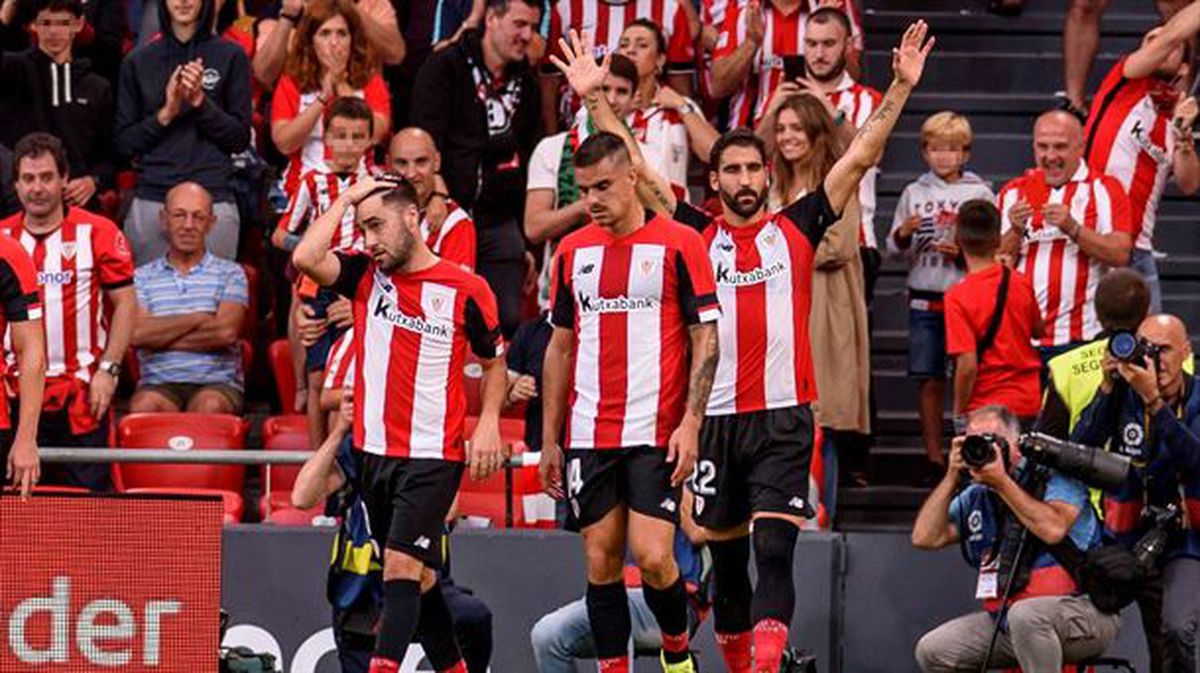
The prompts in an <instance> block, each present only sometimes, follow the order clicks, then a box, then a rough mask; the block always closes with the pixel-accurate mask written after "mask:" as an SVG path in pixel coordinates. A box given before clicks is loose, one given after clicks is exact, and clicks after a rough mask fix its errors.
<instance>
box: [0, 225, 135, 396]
mask: <svg viewBox="0 0 1200 673" xmlns="http://www.w3.org/2000/svg"><path fill="white" fill-rule="evenodd" d="M0 232H3V234H4V235H6V236H9V237H12V238H13V239H16V241H17V242H18V243H19V244H20V245H21V247H22V248H24V249H25V252H26V253H28V254H29V256H30V257H32V258H33V265H34V268H36V269H37V284H38V290H39V292H40V294H41V300H42V320H43V325H44V326H45V330H46V378H47V379H51V378H58V377H74V378H78V379H81V380H83V381H91V380H92V374H93V373H94V372H95V371H96V366H97V365H98V363H99V361H100V355H101V354H102V353H103V352H104V347H105V346H106V345H107V344H108V331H107V330H108V318H107V316H106V315H105V305H104V301H103V295H102V294H101V292H100V291H101V290H115V289H119V288H122V287H125V286H127V285H130V284H132V283H133V255H132V254H131V253H130V250H129V242H128V241H126V240H125V234H123V233H121V230H120V229H118V228H117V225H115V224H113V223H112V222H111V221H110V220H108V219H105V218H104V217H101V216H99V215H94V214H92V213H89V212H87V211H86V210H82V209H79V208H75V207H72V208H69V209H68V210H67V214H66V216H65V217H64V218H63V222H62V226H60V227H59V228H58V229H56V230H54V231H53V232H51V233H50V234H47V235H45V236H34V235H33V234H31V233H29V232H28V231H27V230H26V229H25V214H24V213H17V214H16V215H13V216H12V217H10V218H8V219H6V220H4V221H2V222H0ZM5 343H6V344H8V343H11V335H10V334H9V333H8V332H7V331H6V333H5ZM6 350H9V351H10V352H9V358H10V362H9V369H8V371H9V373H10V374H15V373H16V372H15V371H14V368H13V366H12V365H13V364H14V363H15V359H13V355H12V354H11V349H6Z"/></svg>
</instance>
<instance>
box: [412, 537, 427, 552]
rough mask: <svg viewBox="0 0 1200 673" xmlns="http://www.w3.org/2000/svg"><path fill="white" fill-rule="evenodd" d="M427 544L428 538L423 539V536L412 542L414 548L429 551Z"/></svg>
mask: <svg viewBox="0 0 1200 673" xmlns="http://www.w3.org/2000/svg"><path fill="white" fill-rule="evenodd" d="M429 544H430V543H429V538H427V537H425V536H424V535H422V536H421V537H419V538H417V541H416V542H413V546H414V547H420V548H421V549H429Z"/></svg>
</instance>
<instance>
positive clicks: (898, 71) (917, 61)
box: [892, 20, 937, 86]
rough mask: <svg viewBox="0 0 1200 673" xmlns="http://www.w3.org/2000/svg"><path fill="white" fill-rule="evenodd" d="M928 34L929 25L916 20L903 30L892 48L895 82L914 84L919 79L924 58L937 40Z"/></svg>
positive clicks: (923, 67) (923, 65) (923, 66)
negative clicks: (896, 43)
mask: <svg viewBox="0 0 1200 673" xmlns="http://www.w3.org/2000/svg"><path fill="white" fill-rule="evenodd" d="M928 34H929V26H928V25H927V24H926V23H925V22H924V21H920V20H918V21H917V22H915V23H913V24H911V25H910V26H909V27H908V29H907V30H905V31H904V36H903V37H902V38H900V46H898V47H893V48H892V73H893V75H894V76H895V78H896V81H897V82H901V83H904V84H907V85H909V86H916V85H917V83H918V82H920V81H921V73H922V72H923V71H924V70H925V59H926V57H928V56H929V52H930V51H931V50H932V49H933V45H934V43H935V42H936V41H937V39H936V38H934V37H933V36H929V40H928V41H926V40H925V37H926V36H927V35H928Z"/></svg>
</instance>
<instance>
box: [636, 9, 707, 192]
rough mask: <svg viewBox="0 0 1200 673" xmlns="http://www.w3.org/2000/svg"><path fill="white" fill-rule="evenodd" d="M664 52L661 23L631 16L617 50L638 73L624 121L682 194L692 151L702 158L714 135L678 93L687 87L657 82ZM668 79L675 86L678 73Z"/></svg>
mask: <svg viewBox="0 0 1200 673" xmlns="http://www.w3.org/2000/svg"><path fill="white" fill-rule="evenodd" d="M683 4H684V5H686V4H687V3H683ZM667 51H668V47H667V38H666V36H665V35H664V34H663V31H662V28H659V26H658V24H656V23H654V22H653V21H651V20H650V19H647V18H639V19H636V20H634V22H633V23H631V24H630V25H629V27H628V28H626V29H625V32H623V33H621V42H620V53H621V54H622V55H624V56H626V57H628V58H629V59H630V60H631V61H633V63H634V64H635V65H636V66H637V75H638V79H637V80H636V81H635V84H636V86H637V90H636V92H637V97H636V98H635V99H634V100H635V104H636V108H635V112H634V113H633V115H632V117H631V118H630V119H629V120H628V124H629V127H630V130H632V131H633V135H634V137H635V138H636V139H637V141H638V142H640V143H642V144H643V145H645V146H647V147H650V148H653V149H654V150H655V152H656V153H657V154H658V156H659V162H660V164H659V169H658V173H659V175H661V176H663V177H664V178H666V179H667V180H668V181H669V182H670V184H671V186H672V188H673V189H674V190H675V193H676V196H685V195H686V194H687V173H688V159H689V157H690V155H691V154H692V153H695V155H696V156H697V157H699V158H700V160H701V161H703V162H707V161H708V153H709V152H710V151H711V150H712V146H713V143H715V142H716V141H717V137H718V135H719V134H718V133H717V130H716V129H715V128H713V127H712V125H711V124H709V123H708V120H707V119H705V118H704V112H703V111H702V110H701V109H700V106H699V105H697V104H696V102H695V101H693V100H691V99H690V98H688V97H687V94H686V93H683V94H681V93H680V92H681V91H682V92H687V91H689V90H690V86H688V87H687V88H683V89H676V88H675V87H674V86H665V85H662V84H661V80H662V72H663V66H664V64H665V63H666V59H667ZM689 67H691V66H689ZM614 72H615V71H614ZM670 79H671V82H672V84H674V85H676V86H678V82H677V80H678V79H679V76H678V74H676V73H673V74H672V75H671V76H670ZM690 82H691V78H690V74H689V75H688V78H687V83H688V84H689V85H690ZM689 146H690V151H689Z"/></svg>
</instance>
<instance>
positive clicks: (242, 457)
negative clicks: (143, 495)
mask: <svg viewBox="0 0 1200 673" xmlns="http://www.w3.org/2000/svg"><path fill="white" fill-rule="evenodd" d="M38 456H39V457H41V459H42V462H45V463H175V464H193V463H205V464H210V465H302V464H304V462H305V461H307V460H308V459H309V458H311V457H312V456H313V452H312V451H261V450H259V451H255V450H229V451H225V450H214V449H189V450H186V451H176V450H175V449H88V448H80V447H72V448H60V447H53V448H47V447H39V448H38Z"/></svg>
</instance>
